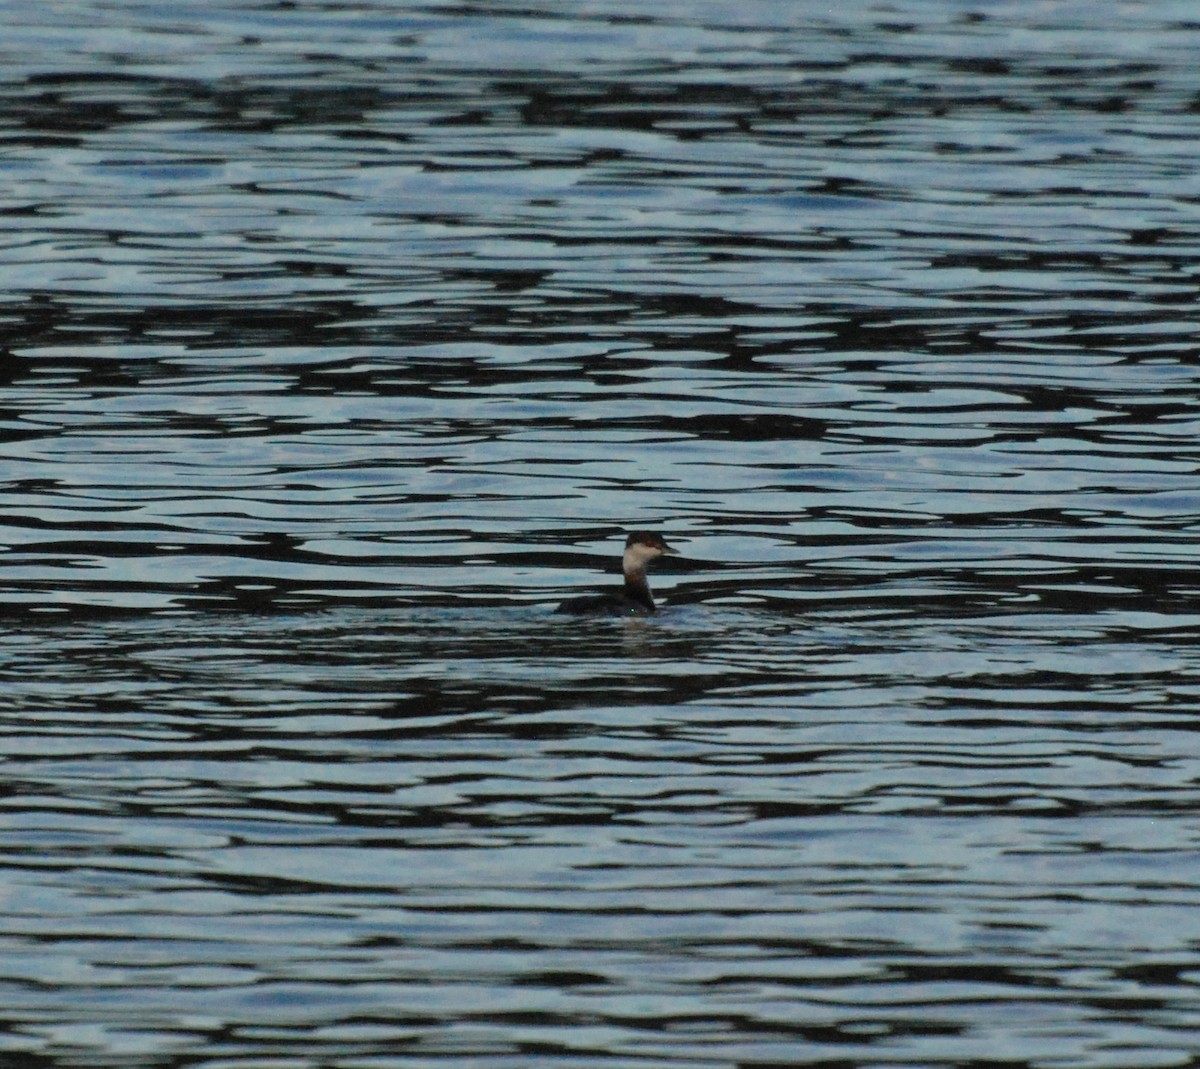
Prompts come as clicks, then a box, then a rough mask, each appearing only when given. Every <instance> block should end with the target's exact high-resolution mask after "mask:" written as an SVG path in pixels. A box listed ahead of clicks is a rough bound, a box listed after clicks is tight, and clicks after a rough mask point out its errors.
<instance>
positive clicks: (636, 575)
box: [622, 550, 654, 607]
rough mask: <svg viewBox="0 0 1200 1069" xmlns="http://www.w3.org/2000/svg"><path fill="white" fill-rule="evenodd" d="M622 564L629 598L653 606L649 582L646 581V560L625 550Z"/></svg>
mask: <svg viewBox="0 0 1200 1069" xmlns="http://www.w3.org/2000/svg"><path fill="white" fill-rule="evenodd" d="M622 565H623V566H624V571H625V592H626V593H627V594H628V595H629V596H630V597H631V598H634V599H635V600H637V601H640V602H642V603H643V604H645V605H647V606H650V607H653V605H654V599H653V598H652V597H651V596H650V584H649V583H647V582H646V562H645V561H644V560H643V559H642V558H641V557H640V556H639V555H637V554H634V553H630V552H629V551H628V550H627V551H626V553H625V557H624V559H623V561H622Z"/></svg>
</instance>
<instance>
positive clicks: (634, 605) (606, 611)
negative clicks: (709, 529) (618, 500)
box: [555, 531, 679, 616]
mask: <svg viewBox="0 0 1200 1069" xmlns="http://www.w3.org/2000/svg"><path fill="white" fill-rule="evenodd" d="M678 552H679V550H677V549H672V548H671V547H670V546H668V545H667V543H666V542H665V541H663V536H662V535H660V534H656V533H654V532H653V531H634V532H633V533H632V534H630V536H629V537H628V538H627V539H625V555H624V556H623V557H622V558H621V566H622V569H623V570H624V572H625V585H624V586H623V587H621V588H620V589H619V590H612V591H609V592H606V593H604V594H594V595H589V596H586V597H582V598H571V599H569V600H567V601H564V602H563V603H562V604H561V605H560V606H559V607H558V608H557V609H556V610H555V611H556V612H565V613H571V614H573V615H575V616H648V615H649V614H650V613H652V612H654V598H652V597H651V596H650V584H649V583H647V582H646V565H647V564H649V563H650V562H651V561H652V560H654V559H655V558H656V557H661V556H662V555H663V554H664V553H678Z"/></svg>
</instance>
